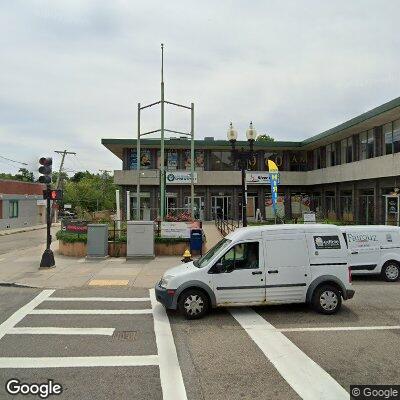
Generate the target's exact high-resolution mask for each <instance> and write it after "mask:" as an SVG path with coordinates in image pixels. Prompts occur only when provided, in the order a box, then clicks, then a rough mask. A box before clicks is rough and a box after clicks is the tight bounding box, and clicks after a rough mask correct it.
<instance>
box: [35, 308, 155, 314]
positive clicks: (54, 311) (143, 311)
mask: <svg viewBox="0 0 400 400" xmlns="http://www.w3.org/2000/svg"><path fill="white" fill-rule="evenodd" d="M30 314H42V315H43V314H60V315H62V314H71V315H79V314H82V315H83V314H85V315H96V314H103V315H118V314H126V315H134V314H152V311H151V310H150V309H144V310H57V309H47V310H44V309H37V310H32V311H31V312H30Z"/></svg>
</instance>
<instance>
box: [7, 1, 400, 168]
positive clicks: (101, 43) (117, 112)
mask: <svg viewBox="0 0 400 400" xmlns="http://www.w3.org/2000/svg"><path fill="white" fill-rule="evenodd" d="M399 18H400V2H399V1H397V0H395V1H388V0H385V1H367V0H363V1H349V0H346V1H338V0H335V1H320V0H319V1H299V0H296V1H283V0H278V1H265V0H264V1H245V0H241V1H239V0H238V1H222V0H219V1H205V0H202V1H174V0H168V1H165V0H164V1H159V2H156V1H151V0H146V1H134V0H130V1H122V0H120V1H118V0H112V1H111V0H109V1H101V0H97V1H86V0H65V1H62V0H48V1H45V0H41V1H39V0H38V1H33V0H1V3H0V43H1V46H0V48H1V58H0V59H1V63H0V156H4V157H8V158H11V159H15V160H19V161H24V162H27V163H28V164H29V168H30V169H32V170H36V167H37V159H38V157H39V156H42V155H52V154H53V153H52V152H53V151H54V150H64V149H68V150H70V151H76V152H77V156H76V157H74V156H69V158H68V160H67V162H66V168H67V169H68V170H71V171H72V170H82V169H89V170H92V171H96V170H97V169H99V168H102V169H104V168H106V169H120V168H121V163H120V161H119V160H118V159H117V158H116V157H115V156H114V155H113V154H112V153H110V152H109V151H108V150H107V149H105V148H104V147H103V146H102V145H101V143H100V141H101V138H130V137H131V138H135V137H136V132H137V123H136V113H137V111H136V110H137V103H138V102H141V103H142V104H147V103H151V102H153V101H156V100H158V99H159V96H160V85H159V82H160V43H161V42H163V43H165V87H166V99H167V100H170V101H177V102H180V103H185V104H188V105H189V104H190V102H194V103H195V132H196V137H197V138H203V137H204V136H214V137H216V138H222V139H223V138H225V137H226V130H227V127H228V124H229V121H231V120H232V121H233V123H234V125H235V127H236V128H237V130H238V132H239V137H242V138H244V137H245V130H246V128H247V125H248V123H249V121H250V120H253V122H254V125H255V127H256V129H257V131H258V132H259V133H268V134H269V135H271V136H273V137H274V138H275V139H277V140H298V139H304V138H306V137H307V136H311V135H314V134H317V133H319V132H321V131H323V130H326V129H329V128H331V127H333V126H335V125H337V124H339V123H341V122H344V121H345V120H347V119H349V118H351V117H353V116H356V115H358V114H360V113H362V112H365V111H367V110H368V109H371V108H373V107H375V106H378V105H380V104H382V103H384V102H386V101H388V100H391V99H393V98H395V97H398V96H400V91H399V87H400V75H399V71H400V53H399V48H400V43H399V42H400V35H399ZM159 120H160V117H159V110H158V109H154V110H153V111H147V112H146V113H145V114H144V115H143V129H144V130H151V129H157V128H158V127H159V126H158V125H159ZM189 123H190V120H189V112H186V111H184V110H179V111H178V112H176V111H175V110H173V109H170V108H169V107H168V108H167V115H166V127H167V128H169V129H176V130H183V131H187V130H188V129H189ZM54 158H55V161H54V164H55V166H58V163H59V157H58V156H57V155H54ZM18 168H19V166H18V165H17V164H13V163H10V162H7V161H5V160H3V159H1V158H0V171H3V172H13V173H14V172H16V171H17V170H18Z"/></svg>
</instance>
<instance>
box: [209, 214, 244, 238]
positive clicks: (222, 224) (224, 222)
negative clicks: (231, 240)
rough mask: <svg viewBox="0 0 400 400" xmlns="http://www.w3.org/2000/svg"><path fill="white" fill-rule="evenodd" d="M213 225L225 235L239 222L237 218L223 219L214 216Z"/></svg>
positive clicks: (236, 226) (237, 225) (238, 224)
mask: <svg viewBox="0 0 400 400" xmlns="http://www.w3.org/2000/svg"><path fill="white" fill-rule="evenodd" d="M215 225H216V227H217V229H218V230H219V231H220V232H221V235H222V236H226V235H228V234H229V233H231V232H233V231H234V230H235V229H236V228H239V226H240V222H239V220H234V219H223V218H218V217H216V218H215Z"/></svg>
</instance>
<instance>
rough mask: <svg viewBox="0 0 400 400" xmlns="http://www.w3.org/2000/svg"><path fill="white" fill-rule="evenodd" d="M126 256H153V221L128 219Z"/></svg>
mask: <svg viewBox="0 0 400 400" xmlns="http://www.w3.org/2000/svg"><path fill="white" fill-rule="evenodd" d="M126 241H127V243H126V258H135V257H149V258H154V222H153V221H128V223H127V240H126Z"/></svg>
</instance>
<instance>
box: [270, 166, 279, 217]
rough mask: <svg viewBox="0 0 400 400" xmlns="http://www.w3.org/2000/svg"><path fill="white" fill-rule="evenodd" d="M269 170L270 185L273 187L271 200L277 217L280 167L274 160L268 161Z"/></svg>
mask: <svg viewBox="0 0 400 400" xmlns="http://www.w3.org/2000/svg"><path fill="white" fill-rule="evenodd" d="M268 170H269V183H270V185H271V198H272V208H273V209H274V213H275V215H276V211H277V206H276V204H277V200H278V180H279V171H278V167H277V166H276V164H275V163H274V162H273V161H272V160H268Z"/></svg>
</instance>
